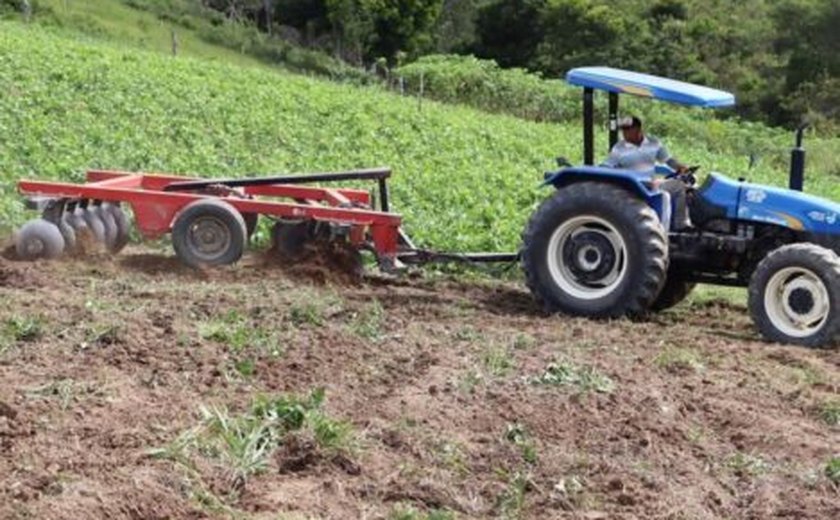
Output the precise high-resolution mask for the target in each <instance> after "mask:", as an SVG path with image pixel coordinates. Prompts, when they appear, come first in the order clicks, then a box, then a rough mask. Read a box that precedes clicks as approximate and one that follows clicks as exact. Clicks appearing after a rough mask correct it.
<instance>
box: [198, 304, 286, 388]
mask: <svg viewBox="0 0 840 520" xmlns="http://www.w3.org/2000/svg"><path fill="white" fill-rule="evenodd" d="M198 335H199V337H200V338H201V339H202V340H207V341H214V342H216V343H220V344H222V345H224V346H225V347H227V349H228V350H229V351H230V353H231V354H232V356H233V360H232V364H233V369H234V370H235V371H236V372H237V373H238V374H239V375H240V376H242V377H251V376H253V375H254V374H255V373H256V372H257V362H258V360H259V359H261V358H265V357H268V358H272V359H273V358H278V357H280V356H281V355H283V351H284V348H283V340H282V337H281V334H280V333H278V332H277V331H275V330H272V329H268V328H266V327H263V326H261V325H259V323H257V320H256V319H252V318H249V317H247V316H245V315H243V314H242V313H240V312H238V311H236V310H231V311H229V312H227V313H226V314H223V315H221V316H217V317H214V318H212V319H210V320H208V321H205V322H203V323H200V324H199V326H198Z"/></svg>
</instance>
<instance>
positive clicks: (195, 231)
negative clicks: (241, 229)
mask: <svg viewBox="0 0 840 520" xmlns="http://www.w3.org/2000/svg"><path fill="white" fill-rule="evenodd" d="M188 238H189V241H190V244H191V246H192V249H193V251H194V252H196V253H198V254H200V255H202V256H208V257H209V256H214V255H217V254H219V253H223V252H224V251H225V250H227V248H228V246H229V245H230V241H231V237H230V233H229V231H228V229H227V227H226V226H225V225H224V223H223V222H222V221H220V220H219V219H217V218H215V217H205V218H202V219H198V220H197V221H196V222H195V223H193V225H192V227H191V228H190V233H189V237H188Z"/></svg>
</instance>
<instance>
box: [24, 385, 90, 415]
mask: <svg viewBox="0 0 840 520" xmlns="http://www.w3.org/2000/svg"><path fill="white" fill-rule="evenodd" d="M26 395H27V396H28V397H30V398H33V399H49V400H55V401H57V402H58V404H59V407H60V408H61V409H62V410H67V409H68V408H70V406H72V405H73V404H74V403H77V402H79V401H80V400H82V399H83V398H84V397H85V396H92V395H103V392H102V389H101V388H100V386H99V385H98V384H95V383H92V382H79V381H75V380H73V379H57V380H55V381H52V382H51V383H48V384H46V385H42V386H37V387H34V388H29V389H27V390H26Z"/></svg>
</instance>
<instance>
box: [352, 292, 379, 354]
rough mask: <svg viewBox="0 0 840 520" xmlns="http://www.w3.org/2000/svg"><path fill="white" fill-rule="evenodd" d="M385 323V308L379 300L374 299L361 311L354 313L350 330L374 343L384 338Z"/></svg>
mask: <svg viewBox="0 0 840 520" xmlns="http://www.w3.org/2000/svg"><path fill="white" fill-rule="evenodd" d="M384 325H385V309H384V308H382V304H381V303H379V301H378V300H374V301H373V302H372V303H370V304H368V305H366V306H365V307H364V308H363V309H362V310H361V311H359V312H356V313H354V314H353V316H352V317H351V320H350V330H351V331H352V332H353V334H355V335H357V336H359V337H360V338H362V339H366V340H369V341H372V342H374V343H375V342H378V341H380V340H381V339H382V336H383V334H384V329H383V327H384Z"/></svg>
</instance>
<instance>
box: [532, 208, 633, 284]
mask: <svg viewBox="0 0 840 520" xmlns="http://www.w3.org/2000/svg"><path fill="white" fill-rule="evenodd" d="M547 255H548V258H547V260H548V268H549V271H550V274H551V277H552V279H553V280H554V281H555V283H556V284H557V285H558V286H559V287H560V288H561V289H562V290H563V291H565V292H566V293H568V294H569V295H571V296H573V297H575V298H579V299H582V300H593V299H597V298H602V297H604V296H606V295H607V294H610V293H611V292H613V291H614V290H615V289H616V288H617V287H618V286H619V284H621V282H622V281H623V280H624V278H625V275H626V273H627V247H626V245H625V243H624V240H623V238H622V236H621V234H620V233H619V232H618V231H617V230H616V228H615V227H614V226H613V225H612V224H611V223H610V222H609V221H607V220H605V219H603V218H601V217H596V216H594V215H581V216H578V217H574V218H571V219H569V220H567V221H565V222H563V223H562V224H560V226H559V227H558V228H557V229H556V230H555V231H554V233H552V235H551V239H550V240H549V244H548V250H547Z"/></svg>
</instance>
